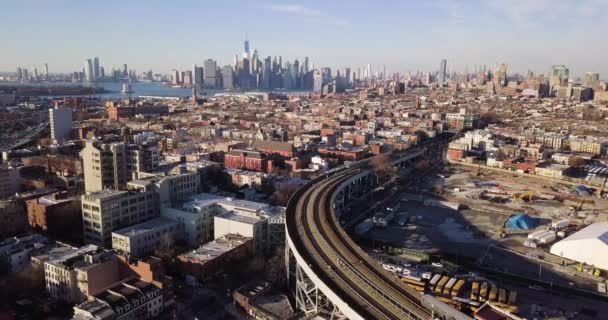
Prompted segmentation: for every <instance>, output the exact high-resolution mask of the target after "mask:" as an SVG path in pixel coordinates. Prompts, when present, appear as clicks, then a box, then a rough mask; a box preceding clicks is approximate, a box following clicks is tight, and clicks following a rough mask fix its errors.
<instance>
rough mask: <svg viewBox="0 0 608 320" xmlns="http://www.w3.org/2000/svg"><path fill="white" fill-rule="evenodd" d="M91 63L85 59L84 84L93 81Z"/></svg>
mask: <svg viewBox="0 0 608 320" xmlns="http://www.w3.org/2000/svg"><path fill="white" fill-rule="evenodd" d="M93 72H94V71H93V61H92V60H91V59H87V60H86V61H85V62H84V80H85V81H86V82H93V81H94V79H95V78H94V73H93Z"/></svg>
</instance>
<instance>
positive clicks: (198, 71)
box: [192, 65, 204, 90]
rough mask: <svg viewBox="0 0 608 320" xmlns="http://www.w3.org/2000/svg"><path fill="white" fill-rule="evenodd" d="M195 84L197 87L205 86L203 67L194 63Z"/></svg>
mask: <svg viewBox="0 0 608 320" xmlns="http://www.w3.org/2000/svg"><path fill="white" fill-rule="evenodd" d="M192 74H193V75H194V78H193V85H194V87H195V88H196V89H198V90H200V89H202V88H203V82H204V81H203V67H198V66H197V65H192Z"/></svg>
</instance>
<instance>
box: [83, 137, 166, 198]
mask: <svg viewBox="0 0 608 320" xmlns="http://www.w3.org/2000/svg"><path fill="white" fill-rule="evenodd" d="M80 154H81V157H82V161H83V167H84V184H85V191H87V192H94V191H100V190H104V189H107V188H112V189H116V190H119V189H123V188H124V186H125V185H126V183H127V182H128V181H129V180H131V179H132V178H133V175H134V174H136V173H138V172H142V171H152V170H154V169H156V168H157V167H158V163H159V153H158V150H157V148H156V146H155V145H152V144H147V143H141V144H138V145H125V144H124V143H122V142H113V143H103V142H100V141H97V140H93V141H86V143H85V147H84V148H83V149H82V151H81V153H80Z"/></svg>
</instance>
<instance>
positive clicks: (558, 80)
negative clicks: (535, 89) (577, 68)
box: [549, 64, 570, 88]
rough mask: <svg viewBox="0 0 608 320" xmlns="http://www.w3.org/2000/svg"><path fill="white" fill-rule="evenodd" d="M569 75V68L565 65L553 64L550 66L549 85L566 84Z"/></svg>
mask: <svg viewBox="0 0 608 320" xmlns="http://www.w3.org/2000/svg"><path fill="white" fill-rule="evenodd" d="M569 77H570V70H569V69H568V68H567V67H566V66H565V65H563V64H562V65H554V66H552V67H551V79H550V80H549V85H550V86H551V88H553V87H554V86H559V85H566V84H567V83H568V78H569Z"/></svg>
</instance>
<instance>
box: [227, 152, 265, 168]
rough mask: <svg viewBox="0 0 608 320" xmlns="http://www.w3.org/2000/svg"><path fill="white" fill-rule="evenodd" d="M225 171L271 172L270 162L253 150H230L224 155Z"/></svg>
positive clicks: (263, 154) (263, 155)
mask: <svg viewBox="0 0 608 320" xmlns="http://www.w3.org/2000/svg"><path fill="white" fill-rule="evenodd" d="M224 167H225V168H227V169H245V170H251V171H257V172H270V171H272V162H271V161H269V160H268V155H267V154H266V153H264V152H259V151H253V150H232V151H230V152H228V153H226V154H225V155H224Z"/></svg>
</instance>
